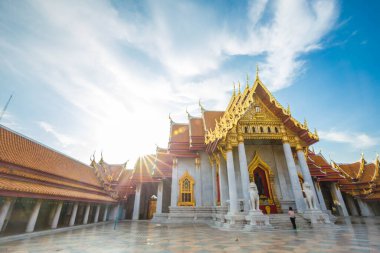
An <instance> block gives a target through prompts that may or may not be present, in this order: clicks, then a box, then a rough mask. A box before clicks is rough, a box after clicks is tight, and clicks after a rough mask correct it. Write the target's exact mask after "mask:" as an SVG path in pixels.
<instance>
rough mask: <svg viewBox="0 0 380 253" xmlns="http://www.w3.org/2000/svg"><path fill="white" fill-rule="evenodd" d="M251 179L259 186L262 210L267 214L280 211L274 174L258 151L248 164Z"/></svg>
mask: <svg viewBox="0 0 380 253" xmlns="http://www.w3.org/2000/svg"><path fill="white" fill-rule="evenodd" d="M248 171H249V180H250V182H254V183H255V184H256V186H257V190H258V194H259V197H260V204H259V205H260V206H259V208H260V210H262V211H263V213H265V214H271V213H278V210H280V209H278V207H279V203H278V200H277V197H276V196H275V193H274V189H273V185H274V175H273V173H272V170H271V168H270V167H269V166H268V165H267V164H266V163H265V162H264V161H263V160H261V158H260V157H259V156H258V154H257V153H256V154H255V156H254V158H253V159H252V161H251V163H250V164H249V166H248Z"/></svg>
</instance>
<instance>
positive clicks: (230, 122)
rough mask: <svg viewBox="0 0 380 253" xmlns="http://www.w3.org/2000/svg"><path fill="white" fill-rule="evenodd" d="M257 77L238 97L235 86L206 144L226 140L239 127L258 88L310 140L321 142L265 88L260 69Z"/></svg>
mask: <svg viewBox="0 0 380 253" xmlns="http://www.w3.org/2000/svg"><path fill="white" fill-rule="evenodd" d="M256 71H257V73H256V74H257V77H256V80H255V83H254V85H253V86H252V87H251V88H250V89H247V90H246V91H245V92H243V93H240V94H238V95H236V93H235V84H234V93H233V96H232V97H231V100H230V102H229V104H228V106H227V109H226V110H225V112H224V114H223V115H222V117H221V118H220V120H219V121H216V127H215V129H214V130H213V131H211V130H209V131H208V132H207V133H206V138H205V142H206V144H209V143H212V142H214V141H217V140H220V139H224V138H225V137H226V136H227V133H228V132H229V131H230V130H231V129H232V128H233V127H235V126H237V123H238V121H239V120H240V119H241V117H243V115H244V114H245V113H246V112H247V111H248V109H249V108H250V107H251V105H252V103H253V102H254V99H253V94H255V92H256V89H257V87H258V86H259V85H260V87H261V88H262V89H263V90H264V92H265V93H266V94H267V95H268V96H269V101H270V103H272V104H274V106H275V107H277V108H278V109H280V110H282V113H283V114H284V115H287V116H289V120H290V121H291V122H292V123H293V124H294V125H295V126H296V127H298V128H300V129H302V130H306V131H307V135H308V137H309V138H311V139H314V140H316V141H318V140H319V137H318V134H317V133H316V132H315V133H311V132H310V131H309V128H308V126H307V125H305V124H302V123H300V122H299V121H297V120H296V119H294V118H293V117H292V116H291V113H290V108H289V107H288V109H287V110H286V109H285V108H284V107H283V106H282V105H281V104H280V103H279V102H278V101H277V100H276V99H275V97H274V96H273V95H272V93H271V92H270V91H269V90H268V89H267V88H266V87H265V85H264V84H263V83H262V82H261V81H260V79H259V78H258V69H257V70H256Z"/></svg>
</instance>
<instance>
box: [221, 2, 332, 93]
mask: <svg viewBox="0 0 380 253" xmlns="http://www.w3.org/2000/svg"><path fill="white" fill-rule="evenodd" d="M252 2H253V4H251V5H250V7H251V9H250V15H251V16H253V17H251V23H249V24H248V27H247V39H245V40H242V39H241V38H240V37H238V38H234V37H232V38H231V39H230V40H229V44H228V45H227V48H226V50H227V52H229V53H230V54H243V55H260V54H264V55H265V56H266V57H265V59H264V62H263V64H262V69H263V71H262V77H263V78H262V79H263V80H265V82H266V83H267V84H268V85H269V86H270V87H271V88H272V90H278V89H281V88H284V87H286V86H290V85H291V84H292V80H293V78H294V77H295V76H297V74H299V73H300V72H301V70H302V67H303V65H304V63H305V62H304V61H303V60H301V59H300V58H301V57H302V56H303V55H304V54H305V53H308V52H310V51H313V50H317V49H320V48H321V47H322V46H323V45H322V39H323V38H324V36H325V35H326V34H327V33H328V32H329V31H330V30H331V29H332V28H333V27H334V24H335V21H336V18H337V13H338V10H337V3H336V1H330V0H317V1H302V0H294V1H282V0H280V1H275V2H274V6H273V7H272V8H273V13H272V16H273V17H272V18H270V19H269V20H266V22H265V23H264V24H263V25H260V19H262V17H263V11H264V8H263V6H266V8H269V6H268V1H252Z"/></svg>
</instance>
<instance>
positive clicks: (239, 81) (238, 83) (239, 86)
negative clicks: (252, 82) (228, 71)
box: [238, 81, 240, 95]
mask: <svg viewBox="0 0 380 253" xmlns="http://www.w3.org/2000/svg"><path fill="white" fill-rule="evenodd" d="M238 87H239V88H238V94H239V95H240V81H239V82H238Z"/></svg>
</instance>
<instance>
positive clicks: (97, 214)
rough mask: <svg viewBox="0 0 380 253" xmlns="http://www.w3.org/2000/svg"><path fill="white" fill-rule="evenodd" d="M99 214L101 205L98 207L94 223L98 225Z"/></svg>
mask: <svg viewBox="0 0 380 253" xmlns="http://www.w3.org/2000/svg"><path fill="white" fill-rule="evenodd" d="M99 213H100V205H97V206H96V211H95V218H94V223H97V222H98V221H99Z"/></svg>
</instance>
